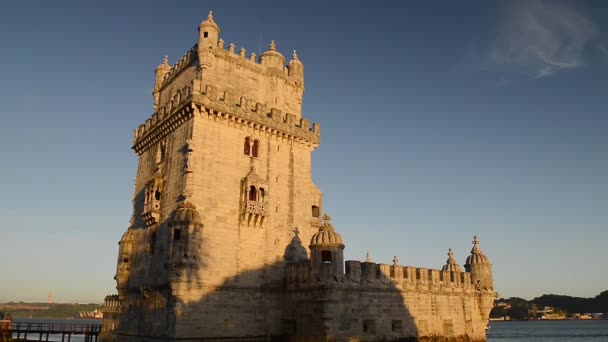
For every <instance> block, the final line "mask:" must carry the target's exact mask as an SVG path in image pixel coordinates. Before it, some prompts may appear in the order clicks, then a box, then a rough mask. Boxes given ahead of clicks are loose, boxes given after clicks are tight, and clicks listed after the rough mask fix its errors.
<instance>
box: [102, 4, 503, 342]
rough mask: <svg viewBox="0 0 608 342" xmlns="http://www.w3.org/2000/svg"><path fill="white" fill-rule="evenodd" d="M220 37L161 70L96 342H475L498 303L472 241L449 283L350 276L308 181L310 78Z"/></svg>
mask: <svg viewBox="0 0 608 342" xmlns="http://www.w3.org/2000/svg"><path fill="white" fill-rule="evenodd" d="M219 33H220V30H219V27H218V25H217V24H216V23H215V21H214V20H213V17H212V15H211V14H209V16H208V17H207V19H206V20H205V21H203V22H202V23H201V25H200V26H199V41H198V44H197V45H195V46H194V47H193V48H192V49H191V50H190V51H188V52H187V53H186V54H185V55H184V56H183V57H182V58H181V59H180V60H179V61H178V62H177V63H176V64H175V65H173V66H169V64H168V61H167V59H166V58H165V60H164V61H163V63H162V64H160V65H159V66H158V67H157V69H156V81H155V86H154V92H153V96H154V113H153V114H152V116H151V117H150V118H149V119H147V120H146V121H145V123H144V124H142V125H140V126H139V127H138V128H137V129H136V130H135V132H134V141H133V150H134V151H135V152H136V153H137V154H138V155H139V164H138V169H137V176H136V180H135V193H134V197H133V217H132V219H131V224H130V227H129V228H128V229H127V231H126V232H125V233H124V235H123V237H122V239H121V240H120V243H119V244H120V250H119V255H118V265H117V272H116V277H115V279H116V283H117V290H118V296H109V297H107V298H106V302H107V309H106V311H105V316H104V327H103V336H102V339H103V340H104V341H216V340H222V341H244V340H251V341H267V340H285V341H287V340H289V341H379V340H400V339H401V340H404V339H411V340H433V341H435V340H437V341H444V340H445V341H484V340H485V325H486V321H487V319H488V316H489V313H490V310H491V308H492V304H493V300H494V297H495V293H494V290H493V283H492V271H491V264H490V262H489V260H488V259H487V257H486V256H485V255H483V253H482V252H481V250H480V249H479V246H478V242H477V239H476V238H475V241H474V247H473V250H472V251H471V253H472V254H471V256H469V258H468V259H467V262H466V264H465V272H463V271H462V269H461V268H460V266H459V265H458V264H457V263H456V262H455V260H454V258H453V255H452V253H451V251H450V258H449V259H448V262H447V264H446V266H445V267H444V269H443V270H430V269H425V268H415V267H404V266H402V265H400V264H399V262H398V261H397V258H395V259H394V260H393V264H392V265H384V264H375V263H373V262H371V261H370V260H366V261H365V262H359V261H346V262H344V260H343V250H344V248H345V245H344V243H343V241H342V237H341V236H340V235H339V234H338V233H337V232H336V231H335V229H334V228H333V227H332V225H331V223H330V218H329V216H327V215H325V216H323V217H321V215H320V213H321V212H322V208H323V200H322V194H321V192H320V191H319V189H318V188H317V187H316V186H315V184H314V183H313V182H312V179H311V154H312V151H313V150H314V149H315V148H317V147H318V146H319V141H320V126H319V125H318V124H313V125H311V124H310V122H309V121H308V120H306V119H304V118H303V117H302V113H301V108H302V96H303V94H304V77H303V75H304V67H303V64H302V63H301V62H300V61H299V59H298V57H297V55H296V53H295V51H294V53H293V56H292V58H291V60H290V61H289V63H287V65H286V63H285V58H284V57H283V55H282V54H280V53H279V52H278V51H277V50H276V47H275V44H274V42H271V44H270V47H269V49H268V50H267V51H266V52H264V53H263V54H261V56H259V57H258V56H256V55H255V54H254V53H251V54H247V52H246V51H245V49H243V48H241V49H240V50H236V49H235V46H234V45H233V44H229V45H228V46H225V43H224V41H223V40H222V39H220V38H219ZM296 227H297V228H296ZM308 242H310V243H308Z"/></svg>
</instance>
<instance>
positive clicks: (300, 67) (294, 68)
mask: <svg viewBox="0 0 608 342" xmlns="http://www.w3.org/2000/svg"><path fill="white" fill-rule="evenodd" d="M287 70H288V71H289V77H290V78H291V79H292V80H293V81H294V82H295V84H296V85H299V86H302V87H304V64H302V62H300V60H299V59H298V54H297V53H296V50H293V55H292V56H291V61H289V64H288V65H287Z"/></svg>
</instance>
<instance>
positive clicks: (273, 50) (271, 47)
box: [260, 40, 285, 63]
mask: <svg viewBox="0 0 608 342" xmlns="http://www.w3.org/2000/svg"><path fill="white" fill-rule="evenodd" d="M271 55H272V56H277V57H279V58H281V59H282V60H283V63H284V62H285V57H284V56H283V55H282V54H281V53H280V52H279V51H277V44H276V43H275V42H274V40H271V41H270V45H269V46H268V50H266V51H264V52H263V53H262V55H261V56H260V57H264V56H271Z"/></svg>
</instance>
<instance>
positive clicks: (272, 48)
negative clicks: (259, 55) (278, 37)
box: [268, 40, 277, 51]
mask: <svg viewBox="0 0 608 342" xmlns="http://www.w3.org/2000/svg"><path fill="white" fill-rule="evenodd" d="M276 49H277V44H275V43H274V40H271V41H270V46H269V47H268V50H270V51H274V50H276Z"/></svg>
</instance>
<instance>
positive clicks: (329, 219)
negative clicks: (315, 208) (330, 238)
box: [323, 213, 331, 224]
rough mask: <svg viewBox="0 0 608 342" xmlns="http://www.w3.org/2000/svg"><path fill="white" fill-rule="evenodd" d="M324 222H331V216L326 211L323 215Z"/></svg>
mask: <svg viewBox="0 0 608 342" xmlns="http://www.w3.org/2000/svg"><path fill="white" fill-rule="evenodd" d="M323 222H325V224H328V223H329V222H331V216H329V215H328V214H327V213H325V214H324V215H323Z"/></svg>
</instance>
